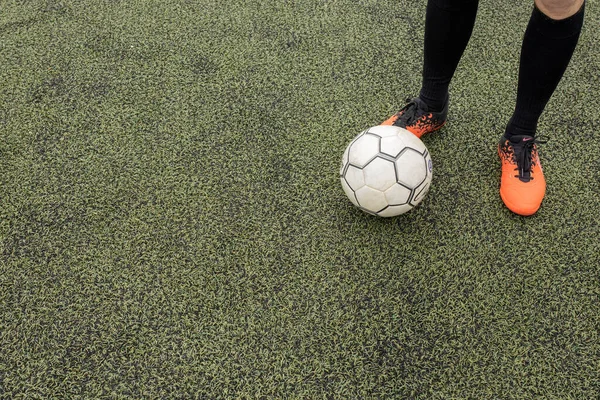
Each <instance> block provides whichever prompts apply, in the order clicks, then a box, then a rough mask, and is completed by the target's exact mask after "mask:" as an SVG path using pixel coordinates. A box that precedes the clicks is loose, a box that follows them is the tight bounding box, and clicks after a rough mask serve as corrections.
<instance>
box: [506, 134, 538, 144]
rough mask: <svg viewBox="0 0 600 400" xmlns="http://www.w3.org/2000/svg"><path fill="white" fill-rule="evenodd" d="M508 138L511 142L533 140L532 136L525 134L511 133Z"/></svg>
mask: <svg viewBox="0 0 600 400" xmlns="http://www.w3.org/2000/svg"><path fill="white" fill-rule="evenodd" d="M508 140H510V141H511V143H515V144H517V143H525V142H529V141H531V140H533V136H527V135H513V136H511V137H510V138H509V139H508Z"/></svg>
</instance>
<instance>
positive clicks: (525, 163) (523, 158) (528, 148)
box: [513, 138, 547, 182]
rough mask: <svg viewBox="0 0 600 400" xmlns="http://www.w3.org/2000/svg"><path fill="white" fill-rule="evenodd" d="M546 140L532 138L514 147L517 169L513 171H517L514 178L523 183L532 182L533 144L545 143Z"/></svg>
mask: <svg viewBox="0 0 600 400" xmlns="http://www.w3.org/2000/svg"><path fill="white" fill-rule="evenodd" d="M546 142H547V140H541V139H539V138H532V139H530V140H527V141H523V142H521V143H520V144H519V145H516V146H515V145H514V144H513V148H514V150H515V161H516V162H517V168H515V171H519V175H515V178H519V179H520V180H522V181H523V182H529V180H533V177H532V176H531V166H532V156H533V149H534V145H535V144H543V143H546Z"/></svg>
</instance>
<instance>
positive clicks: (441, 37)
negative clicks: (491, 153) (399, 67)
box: [383, 0, 478, 137]
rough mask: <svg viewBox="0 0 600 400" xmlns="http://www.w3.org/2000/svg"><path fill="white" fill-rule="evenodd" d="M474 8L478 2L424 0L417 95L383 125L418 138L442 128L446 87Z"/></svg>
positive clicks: (470, 27) (470, 28) (464, 43)
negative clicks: (405, 131)
mask: <svg viewBox="0 0 600 400" xmlns="http://www.w3.org/2000/svg"><path fill="white" fill-rule="evenodd" d="M477 6H478V0H428V2H427V10H426V15H425V43H424V59H423V84H422V87H421V92H420V94H419V97H417V98H415V99H412V100H408V104H407V105H406V106H405V107H404V108H403V109H402V110H400V111H399V112H398V113H397V114H395V115H393V116H392V117H390V118H389V119H388V120H387V121H385V122H384V123H383V124H384V125H397V126H402V127H404V128H407V129H408V130H409V131H411V132H412V133H414V134H415V135H417V136H419V137H420V136H421V135H423V134H425V133H429V132H432V131H434V130H437V129H439V128H441V127H442V125H444V123H445V122H446V115H447V113H448V86H449V84H450V80H451V79H452V76H453V75H454V71H455V70H456V67H457V65H458V63H459V61H460V58H461V56H462V54H463V52H464V50H465V48H466V47H467V43H468V42H469V38H470V37H471V33H472V31H473V25H474V24H475V16H476V14H477Z"/></svg>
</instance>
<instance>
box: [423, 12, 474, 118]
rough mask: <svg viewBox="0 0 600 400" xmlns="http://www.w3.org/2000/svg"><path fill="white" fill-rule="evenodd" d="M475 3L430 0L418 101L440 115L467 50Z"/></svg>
mask: <svg viewBox="0 0 600 400" xmlns="http://www.w3.org/2000/svg"><path fill="white" fill-rule="evenodd" d="M478 4H479V1H478V0H429V1H428V2H427V12H426V16H425V47H424V60H423V85H422V87H421V93H420V94H419V97H420V98H421V99H422V100H423V101H424V102H425V103H426V104H427V105H428V106H429V107H430V108H431V109H432V111H441V110H442V108H443V106H444V103H445V102H446V97H447V96H448V86H449V85H450V80H451V79H452V76H453V75H454V71H455V70H456V67H457V65H458V62H459V61H460V58H461V56H462V54H463V52H464V50H465V48H466V47H467V43H468V42H469V38H470V37H471V33H472V32H473V25H475V16H476V15H477V6H478Z"/></svg>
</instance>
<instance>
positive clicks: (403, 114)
mask: <svg viewBox="0 0 600 400" xmlns="http://www.w3.org/2000/svg"><path fill="white" fill-rule="evenodd" d="M406 102H407V104H406V105H405V106H404V107H403V108H402V109H401V110H400V111H399V114H400V118H398V121H399V122H402V123H403V124H404V125H405V126H410V125H412V124H413V123H414V122H415V119H416V118H417V109H418V106H417V103H416V102H415V100H414V99H406Z"/></svg>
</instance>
